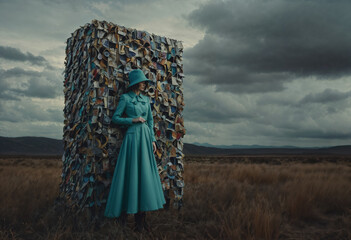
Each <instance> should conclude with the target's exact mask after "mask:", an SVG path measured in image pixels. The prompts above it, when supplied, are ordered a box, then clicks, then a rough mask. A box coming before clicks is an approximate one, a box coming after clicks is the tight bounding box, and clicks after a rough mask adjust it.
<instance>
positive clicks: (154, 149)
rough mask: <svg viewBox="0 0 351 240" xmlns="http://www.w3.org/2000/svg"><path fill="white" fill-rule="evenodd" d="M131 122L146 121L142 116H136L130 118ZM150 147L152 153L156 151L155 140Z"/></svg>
mask: <svg viewBox="0 0 351 240" xmlns="http://www.w3.org/2000/svg"><path fill="white" fill-rule="evenodd" d="M132 122H133V123H137V122H142V123H143V122H146V120H145V119H144V118H142V117H137V118H133V120H132ZM152 148H153V151H154V153H155V152H156V148H157V147H156V143H155V142H152Z"/></svg>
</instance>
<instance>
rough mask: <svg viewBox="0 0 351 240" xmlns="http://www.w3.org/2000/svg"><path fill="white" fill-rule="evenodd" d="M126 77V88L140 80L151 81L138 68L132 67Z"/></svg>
mask: <svg viewBox="0 0 351 240" xmlns="http://www.w3.org/2000/svg"><path fill="white" fill-rule="evenodd" d="M128 77H129V85H128V88H130V87H131V86H134V85H135V84H138V83H140V82H144V81H149V82H152V81H151V80H150V79H147V78H146V77H145V74H144V73H143V71H142V70H140V69H134V70H132V71H130V72H129V75H128Z"/></svg>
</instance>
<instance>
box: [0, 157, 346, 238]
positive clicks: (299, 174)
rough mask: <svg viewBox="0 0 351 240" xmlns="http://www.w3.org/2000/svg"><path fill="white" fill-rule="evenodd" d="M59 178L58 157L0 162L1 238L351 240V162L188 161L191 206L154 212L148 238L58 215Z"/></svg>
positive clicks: (186, 194)
mask: <svg viewBox="0 0 351 240" xmlns="http://www.w3.org/2000/svg"><path fill="white" fill-rule="evenodd" d="M336 158H337V159H336ZM306 159H307V160H306ZM60 174H61V160H60V159H59V158H53V159H50V158H24V157H20V156H17V157H11V158H9V157H2V158H0V192H1V198H0V217H1V219H0V239H247V240H250V239H325V240H326V239H345V240H346V239H351V161H350V159H348V158H347V157H344V158H343V157H328V158H326V157H323V156H319V157H318V156H295V157H294V156H263V157H254V156H251V157H250V156H247V157H243V156H241V157H195V156H194V157H191V156H190V157H187V159H186V165H185V174H184V178H185V183H186V186H185V189H184V201H185V205H184V207H183V208H182V209H181V211H179V212H178V211H177V210H176V209H170V210H168V211H166V210H160V211H154V212H148V213H147V219H148V221H149V222H150V223H151V225H152V226H153V229H154V232H153V233H149V234H148V233H142V234H137V233H134V232H133V231H132V230H131V227H132V226H133V224H134V222H133V221H134V219H133V217H132V215H130V216H129V218H128V227H127V228H126V229H121V228H120V226H119V225H117V224H116V223H115V222H114V221H113V220H111V219H105V220H104V221H103V223H102V224H101V226H100V228H99V229H94V228H93V227H89V226H84V225H82V224H78V223H79V222H80V220H79V219H77V218H74V217H71V216H67V215H66V214H65V213H64V212H62V211H58V210H57V209H56V208H54V207H53V203H54V201H55V198H56V196H57V195H58V191H59V182H60Z"/></svg>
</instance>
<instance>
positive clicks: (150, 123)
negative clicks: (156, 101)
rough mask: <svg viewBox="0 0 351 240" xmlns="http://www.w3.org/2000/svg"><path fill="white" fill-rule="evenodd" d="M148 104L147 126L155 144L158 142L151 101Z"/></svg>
mask: <svg viewBox="0 0 351 240" xmlns="http://www.w3.org/2000/svg"><path fill="white" fill-rule="evenodd" d="M147 103H148V113H147V125H148V126H149V128H150V133H151V138H152V141H153V142H156V138H155V132H154V119H153V117H152V112H151V105H150V99H149V100H148V101H147Z"/></svg>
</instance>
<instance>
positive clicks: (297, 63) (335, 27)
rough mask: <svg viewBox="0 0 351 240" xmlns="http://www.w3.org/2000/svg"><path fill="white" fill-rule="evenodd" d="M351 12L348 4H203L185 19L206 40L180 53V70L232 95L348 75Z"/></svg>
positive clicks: (350, 66) (255, 1)
mask: <svg viewBox="0 0 351 240" xmlns="http://www.w3.org/2000/svg"><path fill="white" fill-rule="evenodd" d="M350 9H351V2H348V1H302V0H297V1H287V0H285V1H284V0H279V1H258V0H248V1H226V2H222V1H213V2H208V3H207V4H205V5H202V6H201V7H199V8H198V9H197V10H195V11H193V12H192V13H190V14H189V15H188V16H187V19H188V21H189V23H190V24H191V25H192V26H194V27H199V28H201V29H203V30H205V37H204V39H203V40H201V41H200V42H199V43H198V44H197V45H195V46H194V47H193V48H192V49H188V50H187V51H186V52H185V53H184V56H185V57H186V58H185V59H184V71H185V72H187V73H188V74H190V75H195V76H200V77H201V82H202V83H205V84H216V85H217V90H219V91H229V92H235V93H240V92H268V91H280V90H282V89H283V88H284V85H283V84H284V83H285V82H286V81H291V80H293V79H295V78H297V77H307V76H316V77H318V79H332V78H338V77H341V76H345V75H349V74H350V73H351V32H350V31H349V29H350V27H351V15H350V14H349V12H350ZM186 66H187V67H186Z"/></svg>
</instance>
